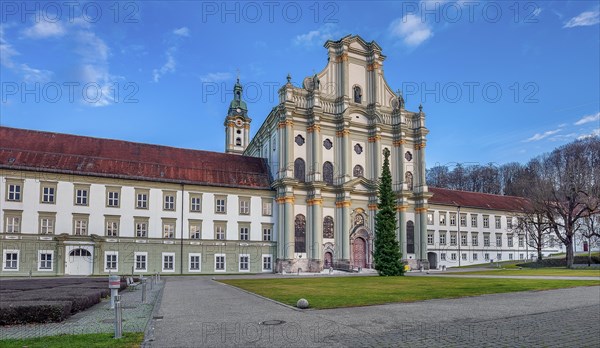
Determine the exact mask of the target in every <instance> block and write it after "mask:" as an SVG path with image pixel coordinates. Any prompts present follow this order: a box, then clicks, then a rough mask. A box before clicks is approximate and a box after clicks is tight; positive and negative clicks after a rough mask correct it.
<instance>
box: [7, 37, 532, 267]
mask: <svg viewBox="0 0 600 348" xmlns="http://www.w3.org/2000/svg"><path fill="white" fill-rule="evenodd" d="M325 48H326V49H327V54H328V59H327V64H326V66H325V68H324V69H323V70H322V71H321V72H319V73H317V74H315V75H313V76H309V77H307V78H305V79H304V80H303V83H302V85H301V86H295V85H293V84H292V83H291V77H290V76H288V78H287V83H285V84H284V85H283V86H282V87H281V88H280V89H279V91H278V93H279V103H278V104H277V105H276V106H275V107H273V109H272V110H271V111H270V113H269V114H268V115H267V117H266V119H265V121H264V122H263V124H262V125H261V126H260V128H259V129H258V130H257V132H256V134H255V136H254V137H253V138H252V139H250V125H251V122H252V120H251V118H250V117H249V115H250V111H249V109H248V106H247V104H246V103H245V102H244V100H243V86H242V84H241V83H240V82H239V80H238V81H237V82H236V84H235V85H234V96H233V100H232V101H231V103H230V105H229V108H228V110H227V115H226V117H225V121H224V128H225V153H217V152H208V151H201V150H188V149H178V148H172V147H167V146H157V145H150V144H140V143H132V142H126V141H119V140H110V139H98V138H91V137H82V136H76V135H67V134H57V133H49V132H40V131H32V130H23V129H15V128H8V127H0V139H2V142H1V143H0V179H1V180H2V185H0V202H1V203H2V205H1V207H0V211H1V214H2V220H1V221H0V251H1V252H2V268H1V269H0V276H15V275H28V274H29V275H34V276H37V275H40V276H47V275H91V274H94V275H104V274H110V273H120V274H131V273H135V274H152V273H163V274H218V273H261V272H268V273H271V272H278V273H283V272H285V273H289V272H298V271H304V272H307V271H308V272H319V271H321V270H324V269H328V268H330V267H333V268H335V269H340V270H358V269H361V268H362V269H364V268H373V266H374V265H373V257H372V255H373V240H374V238H375V231H374V228H375V215H376V212H377V202H378V198H377V181H378V178H379V177H380V174H381V167H382V164H383V153H384V151H389V152H390V154H391V157H390V167H391V168H390V169H391V172H392V177H393V189H394V192H395V195H396V212H397V222H398V225H397V238H398V240H399V242H400V247H401V252H402V255H403V258H404V260H405V261H406V263H407V264H408V265H410V266H411V267H412V268H418V267H421V266H422V267H424V268H429V267H431V268H439V267H443V266H446V267H450V266H457V265H466V264H476V263H483V262H490V261H493V260H498V259H501V260H511V259H526V258H529V257H530V252H529V250H528V247H527V243H526V241H525V236H523V235H518V234H515V231H514V230H513V229H512V226H513V219H514V218H515V217H516V216H518V214H519V213H520V212H521V211H522V207H523V206H524V203H523V201H522V199H520V198H518V197H506V196H497V195H484V194H479V193H468V192H460V191H452V190H445V189H439V188H428V187H427V183H426V180H425V168H426V162H425V158H426V155H425V149H426V143H427V135H428V130H427V128H426V126H425V113H424V112H423V109H422V107H421V106H419V108H418V111H409V110H407V109H406V108H405V103H404V100H403V98H402V95H401V94H400V93H399V92H396V93H395V92H394V91H393V90H392V88H391V87H390V86H389V85H388V84H387V82H386V80H385V77H384V72H383V63H384V60H385V58H386V57H385V56H384V55H383V54H382V50H381V47H380V46H379V45H378V44H377V43H375V42H366V41H365V40H363V39H362V38H361V37H359V36H351V35H349V36H346V37H343V38H341V39H340V40H337V41H331V40H330V41H327V42H326V43H325Z"/></svg>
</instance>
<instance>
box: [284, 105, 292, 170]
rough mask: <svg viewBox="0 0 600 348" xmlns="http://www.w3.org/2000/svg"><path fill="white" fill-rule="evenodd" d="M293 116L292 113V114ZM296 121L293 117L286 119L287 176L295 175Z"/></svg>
mask: <svg viewBox="0 0 600 348" xmlns="http://www.w3.org/2000/svg"><path fill="white" fill-rule="evenodd" d="M290 118H291V115H290ZM293 126H294V122H293V121H292V120H291V119H287V120H285V135H286V139H285V145H284V146H285V156H286V159H287V161H286V168H287V170H286V177H294V170H293V169H294V152H293V146H292V144H293V139H294V129H293Z"/></svg>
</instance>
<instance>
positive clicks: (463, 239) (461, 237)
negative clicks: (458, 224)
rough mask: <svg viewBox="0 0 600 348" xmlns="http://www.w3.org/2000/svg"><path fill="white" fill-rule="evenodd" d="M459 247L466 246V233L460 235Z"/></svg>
mask: <svg viewBox="0 0 600 348" xmlns="http://www.w3.org/2000/svg"><path fill="white" fill-rule="evenodd" d="M460 245H462V246H467V234H466V233H461V234H460Z"/></svg>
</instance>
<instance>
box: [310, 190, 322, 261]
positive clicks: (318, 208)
mask: <svg viewBox="0 0 600 348" xmlns="http://www.w3.org/2000/svg"><path fill="white" fill-rule="evenodd" d="M311 203H312V206H311V207H312V212H313V213H312V214H313V221H312V245H310V248H311V250H312V256H311V257H310V258H311V259H313V260H316V261H321V259H322V257H323V255H322V253H321V251H322V250H321V249H322V247H323V199H322V198H320V197H316V198H313V199H312V202H311Z"/></svg>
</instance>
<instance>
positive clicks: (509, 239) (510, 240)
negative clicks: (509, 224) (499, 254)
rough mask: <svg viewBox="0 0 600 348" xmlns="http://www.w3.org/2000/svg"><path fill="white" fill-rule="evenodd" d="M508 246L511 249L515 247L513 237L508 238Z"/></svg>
mask: <svg viewBox="0 0 600 348" xmlns="http://www.w3.org/2000/svg"><path fill="white" fill-rule="evenodd" d="M506 245H508V247H510V248H512V247H513V237H512V236H508V237H507V242H506Z"/></svg>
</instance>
